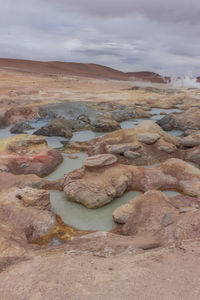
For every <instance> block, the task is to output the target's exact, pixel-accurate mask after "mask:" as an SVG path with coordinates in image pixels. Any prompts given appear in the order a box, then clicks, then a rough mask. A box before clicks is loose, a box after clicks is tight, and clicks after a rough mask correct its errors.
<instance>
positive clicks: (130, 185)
mask: <svg viewBox="0 0 200 300" xmlns="http://www.w3.org/2000/svg"><path fill="white" fill-rule="evenodd" d="M90 159H91V160H92V158H90ZM61 184H62V185H63V189H64V191H65V193H66V195H67V196H68V198H69V199H70V200H72V201H75V202H80V203H82V204H83V205H85V206H87V207H89V208H96V207H101V206H103V205H105V204H107V203H109V202H111V201H112V200H113V199H114V198H117V197H120V196H121V195H123V194H124V192H125V191H127V190H131V191H141V192H145V191H148V190H151V189H159V190H168V189H173V190H177V191H180V192H182V193H185V194H186V195H190V196H194V197H200V170H198V169H197V168H195V167H193V166H191V165H189V164H187V163H186V162H184V161H182V160H179V159H169V160H167V161H166V162H164V163H163V164H161V165H160V166H158V167H154V168H141V167H138V166H131V165H123V164H119V163H114V164H112V165H108V166H102V167H101V166H99V167H96V168H95V167H94V168H82V169H79V170H75V171H73V172H71V173H69V174H67V175H65V176H64V178H63V179H62V181H61Z"/></svg>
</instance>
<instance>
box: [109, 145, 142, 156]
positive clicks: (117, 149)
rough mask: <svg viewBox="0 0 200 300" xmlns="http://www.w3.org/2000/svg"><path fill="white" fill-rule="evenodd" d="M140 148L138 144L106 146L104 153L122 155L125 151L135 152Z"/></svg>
mask: <svg viewBox="0 0 200 300" xmlns="http://www.w3.org/2000/svg"><path fill="white" fill-rule="evenodd" d="M139 148H141V145H140V144H138V143H129V144H118V145H106V151H108V152H109V153H116V154H123V153H124V152H126V151H135V150H138V149H139Z"/></svg>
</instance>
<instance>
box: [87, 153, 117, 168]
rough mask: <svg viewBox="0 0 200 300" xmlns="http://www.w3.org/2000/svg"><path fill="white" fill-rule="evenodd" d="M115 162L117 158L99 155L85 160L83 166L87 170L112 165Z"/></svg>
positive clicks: (109, 155)
mask: <svg viewBox="0 0 200 300" xmlns="http://www.w3.org/2000/svg"><path fill="white" fill-rule="evenodd" d="M116 161H117V157H116V156H115V155H112V154H99V155H94V156H91V157H88V158H86V159H85V160H84V161H83V166H84V167H88V168H93V167H103V166H108V165H112V164H114V163H115V162H116Z"/></svg>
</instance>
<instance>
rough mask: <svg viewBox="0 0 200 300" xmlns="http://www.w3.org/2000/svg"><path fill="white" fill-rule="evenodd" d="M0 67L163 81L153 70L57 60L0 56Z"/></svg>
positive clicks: (23, 70) (32, 71)
mask: <svg viewBox="0 0 200 300" xmlns="http://www.w3.org/2000/svg"><path fill="white" fill-rule="evenodd" d="M0 68H4V69H5V68H6V69H10V70H16V71H20V72H29V73H43V74H60V75H75V76H86V77H95V78H96V77H99V78H109V79H120V80H130V79H135V80H142V81H152V82H159V83H163V82H164V79H163V77H162V76H160V75H159V74H156V73H153V72H128V73H124V72H122V71H118V70H115V69H112V68H109V67H106V66H102V65H97V64H85V63H74V62H58V61H49V62H41V61H33V60H21V59H6V58H0Z"/></svg>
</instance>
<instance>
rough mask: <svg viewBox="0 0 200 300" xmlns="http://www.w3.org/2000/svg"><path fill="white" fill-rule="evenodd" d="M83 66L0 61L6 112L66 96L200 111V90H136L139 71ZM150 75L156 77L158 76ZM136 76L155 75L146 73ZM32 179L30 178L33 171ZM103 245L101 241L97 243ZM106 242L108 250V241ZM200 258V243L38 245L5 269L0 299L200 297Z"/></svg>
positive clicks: (0, 98) (0, 106) (0, 102)
mask: <svg viewBox="0 0 200 300" xmlns="http://www.w3.org/2000/svg"><path fill="white" fill-rule="evenodd" d="M79 67H80V65H73V64H72V65H68V66H67V69H66V66H65V68H64V67H63V65H62V64H60V63H54V64H53V65H52V64H50V65H49V64H48V63H47V64H46V65H45V66H44V64H42V63H39V64H36V63H34V62H32V63H31V64H30V63H27V61H14V62H13V61H8V60H0V113H1V114H3V113H4V112H5V111H6V110H8V109H9V108H11V107H12V106H18V105H22V106H23V105H29V104H31V105H38V104H44V103H55V102H65V101H67V100H74V101H76V100H83V101H93V102H95V101H100V102H101V101H117V102H121V103H129V104H130V103H131V104H133V103H137V104H139V105H141V106H142V107H145V106H146V107H147V108H151V107H161V108H169V107H173V106H174V105H175V104H177V103H178V104H181V108H182V109H187V108H188V107H191V106H195V107H197V109H199V106H200V104H199V98H200V92H199V91H198V90H186V89H183V90H180V91H179V92H178V93H176V94H174V93H170V92H165V91H163V87H164V85H163V84H161V83H156V84H154V87H153V88H150V89H145V88H144V89H137V88H133V85H134V81H133V77H134V76H136V74H129V75H126V76H125V75H124V73H123V74H122V73H121V72H118V71H115V70H114V71H113V70H112V69H106V68H103V67H102V68H101V67H99V66H95V68H94V66H91V65H86V66H85V67H86V68H84V70H82V71H80V68H79ZM77 68H78V69H77ZM78 70H79V71H78ZM133 75H134V76H133ZM148 75H149V74H148ZM151 76H153V79H152V77H151ZM151 76H150V79H151V80H154V79H155V76H154V75H152V74H151ZM125 77H126V78H125ZM137 78H139V79H142V80H148V79H149V77H148V78H147V77H146V74H142V76H141V74H140V75H139V77H137ZM156 78H157V77H156ZM154 81H155V80H154ZM158 81H159V80H158ZM135 85H137V83H135ZM188 103H189V104H188ZM31 176H32V175H31ZM31 176H30V180H31ZM11 177H12V176H11ZM26 177H27V178H26V179H27V180H28V179H29V176H26ZM6 178H7V179H6ZM6 178H5V179H4V181H5V182H0V188H2V187H5V184H6V183H7V186H8V187H9V184H10V185H11V186H12V184H11V183H12V180H13V179H12V178H11V179H10V176H9V175H8V176H7V177H6ZM20 178H21V177H20ZM34 180H37V178H36V177H35V179H34ZM8 181H9V182H8ZM131 238H132V237H129V239H131ZM98 245H99V244H98V242H97V245H96V246H95V247H97V246H98ZM102 247H103V249H104V251H107V252H109V247H110V246H109V244H108V245H107V244H106V243H105V244H103V246H102ZM106 247H107V248H106ZM107 252H106V253H107ZM199 261H200V241H199V240H190V241H187V242H185V241H183V242H181V243H178V244H175V245H172V246H167V247H166V248H159V249H157V250H156V249H155V250H148V251H143V250H141V251H139V252H136V253H132V252H131V253H128V254H127V251H124V252H122V253H117V254H112V255H105V254H104V253H103V254H102V253H101V252H100V253H99V252H95V251H94V250H93V249H89V251H83V249H82V248H81V246H79V244H77V248H71V249H70V245H68V243H66V244H65V245H61V246H57V247H51V248H46V247H42V248H41V249H40V248H38V247H36V249H35V248H34V247H33V249H31V250H30V254H29V256H27V257H26V259H25V260H24V261H19V262H18V263H15V264H13V265H10V266H9V267H8V268H6V269H4V270H3V271H2V272H1V273H0V300H57V299H58V300H66V299H72V300H79V299H80V300H86V299H89V300H90V299H95V300H96V299H97V300H103V299H106V300H111V299H128V300H129V299H130V300H161V299H162V300H199V299H200V268H199Z"/></svg>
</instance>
